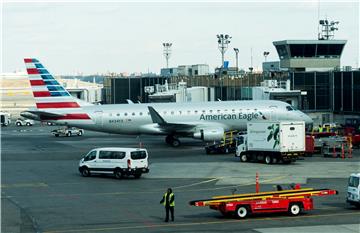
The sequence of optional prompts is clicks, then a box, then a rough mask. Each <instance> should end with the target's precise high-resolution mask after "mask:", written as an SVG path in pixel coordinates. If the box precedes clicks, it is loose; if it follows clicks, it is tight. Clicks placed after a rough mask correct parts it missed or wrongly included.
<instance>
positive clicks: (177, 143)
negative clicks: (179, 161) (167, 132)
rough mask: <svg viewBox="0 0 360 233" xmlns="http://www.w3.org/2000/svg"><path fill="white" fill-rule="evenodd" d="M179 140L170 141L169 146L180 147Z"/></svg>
mask: <svg viewBox="0 0 360 233" xmlns="http://www.w3.org/2000/svg"><path fill="white" fill-rule="evenodd" d="M180 144H181V143H180V140H179V139H176V138H175V139H174V140H173V141H172V143H171V145H172V146H173V147H179V146H180Z"/></svg>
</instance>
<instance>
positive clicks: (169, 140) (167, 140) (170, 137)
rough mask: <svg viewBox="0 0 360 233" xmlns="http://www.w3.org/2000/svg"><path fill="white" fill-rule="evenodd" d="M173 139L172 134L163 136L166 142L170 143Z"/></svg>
mask: <svg viewBox="0 0 360 233" xmlns="http://www.w3.org/2000/svg"><path fill="white" fill-rule="evenodd" d="M173 140H174V137H173V136H172V135H168V136H166V138H165V142H166V144H172V141H173Z"/></svg>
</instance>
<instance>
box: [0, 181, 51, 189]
mask: <svg viewBox="0 0 360 233" xmlns="http://www.w3.org/2000/svg"><path fill="white" fill-rule="evenodd" d="M39 187H49V186H48V185H47V184H45V183H41V182H40V183H18V184H2V185H1V188H39Z"/></svg>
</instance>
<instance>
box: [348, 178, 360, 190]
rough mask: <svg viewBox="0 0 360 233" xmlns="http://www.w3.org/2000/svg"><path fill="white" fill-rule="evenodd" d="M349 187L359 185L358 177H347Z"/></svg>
mask: <svg viewBox="0 0 360 233" xmlns="http://www.w3.org/2000/svg"><path fill="white" fill-rule="evenodd" d="M349 187H355V188H357V187H359V177H356V176H350V178H349Z"/></svg>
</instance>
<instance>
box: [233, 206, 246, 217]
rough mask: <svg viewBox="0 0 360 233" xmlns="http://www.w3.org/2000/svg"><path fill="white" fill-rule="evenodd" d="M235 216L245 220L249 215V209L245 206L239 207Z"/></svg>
mask: <svg viewBox="0 0 360 233" xmlns="http://www.w3.org/2000/svg"><path fill="white" fill-rule="evenodd" d="M235 214H236V217H238V218H245V217H246V216H247V215H248V209H247V208H246V207H245V206H239V207H238V208H237V209H236V212H235Z"/></svg>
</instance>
